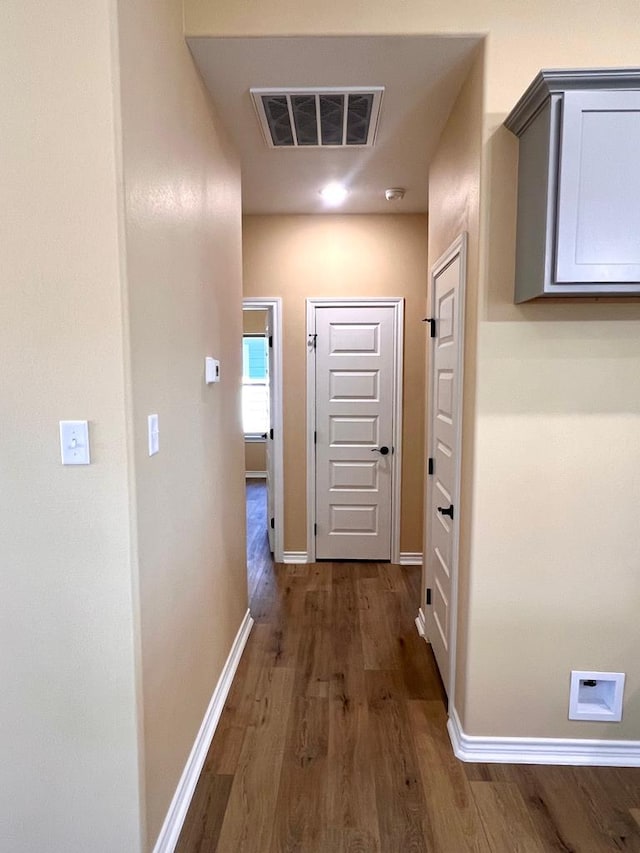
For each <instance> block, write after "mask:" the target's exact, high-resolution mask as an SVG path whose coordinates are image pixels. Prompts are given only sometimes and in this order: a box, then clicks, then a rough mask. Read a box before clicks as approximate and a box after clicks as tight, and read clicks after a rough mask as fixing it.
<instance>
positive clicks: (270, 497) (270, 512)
mask: <svg viewBox="0 0 640 853" xmlns="http://www.w3.org/2000/svg"><path fill="white" fill-rule="evenodd" d="M265 335H266V339H267V356H268V365H267V377H268V382H269V431H268V432H267V440H266V442H265V457H266V458H265V469H266V472H267V478H266V483H267V535H268V537H269V550H270V551H271V553H272V554H273V552H274V550H275V530H274V525H275V501H274V487H273V486H274V472H273V467H274V458H275V454H274V452H273V442H274V427H273V421H274V407H273V405H272V402H271V394H272V390H273V389H272V377H273V375H274V369H273V360H274V359H273V308H267V311H266V317H265Z"/></svg>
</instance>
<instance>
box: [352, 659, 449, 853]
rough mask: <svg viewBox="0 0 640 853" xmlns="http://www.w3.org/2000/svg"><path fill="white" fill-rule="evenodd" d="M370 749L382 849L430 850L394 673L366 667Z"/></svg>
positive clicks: (416, 852) (428, 829)
mask: <svg viewBox="0 0 640 853" xmlns="http://www.w3.org/2000/svg"><path fill="white" fill-rule="evenodd" d="M365 678H366V683H367V705H368V711H369V717H370V720H371V749H372V750H373V752H374V755H375V756H376V763H375V786H376V804H377V812H378V830H379V832H380V843H381V848H382V850H383V851H385V853H386V851H387V850H389V851H391V850H401V851H403V853H427V851H430V850H434V849H435V841H434V838H433V832H432V830H431V827H430V826H429V824H428V821H427V818H426V808H425V799H424V793H423V790H422V782H421V779H420V770H419V759H418V757H417V755H416V752H415V746H414V741H413V737H412V733H411V727H410V723H409V719H408V714H407V710H406V707H405V705H404V702H403V690H402V686H401V681H400V679H399V677H398V674H397V673H394V672H393V671H388V672H381V671H371V670H370V671H367V672H366V673H365Z"/></svg>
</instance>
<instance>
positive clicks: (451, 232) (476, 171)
mask: <svg viewBox="0 0 640 853" xmlns="http://www.w3.org/2000/svg"><path fill="white" fill-rule="evenodd" d="M483 80H484V49H480V50H479V51H478V55H477V57H476V60H475V62H474V64H473V66H472V68H471V70H470V72H469V75H468V77H467V80H466V81H465V83H464V85H463V87H462V89H461V91H460V94H459V95H458V98H457V100H456V102H455V104H454V106H453V109H452V110H451V114H450V116H449V119H448V121H447V124H446V125H445V128H444V130H443V132H442V136H441V138H440V142H439V145H438V148H437V151H436V153H435V156H434V158H433V161H432V163H431V166H430V169H429V210H431V211H432V212H433V215H432V216H430V217H429V268H430V269H431V268H432V267H433V265H434V264H435V263H436V261H437V260H438V258H439V257H440V256H441V255H442V254H443V253H444V252H445V251H446V250H447V248H448V247H449V246H450V245H451V244H452V243H453V241H454V240H455V239H456V237H457V236H458V235H460V234H462V233H463V232H466V233H467V235H468V242H467V282H466V300H465V357H464V389H463V404H462V409H463V415H462V416H463V439H464V441H463V447H462V459H461V468H462V482H463V484H464V485H463V488H462V494H461V496H460V519H461V522H460V556H459V567H458V569H459V574H458V577H459V590H458V637H457V645H456V651H457V669H456V691H455V693H456V696H455V700H456V705H457V706H458V707H462V708H464V707H465V695H466V694H465V691H466V662H467V649H468V627H469V585H470V568H471V567H470V556H469V551H470V547H471V537H470V528H471V524H470V521H471V517H472V504H471V498H472V491H471V489H470V488H469V487H468V484H469V483H470V482H471V481H472V476H473V435H474V432H473V424H474V420H475V380H476V370H475V368H476V343H477V342H476V337H477V336H476V327H477V322H478V290H479V277H480V269H479V241H480V170H481V161H482V103H483ZM428 426H429V425H428V424H427V432H428ZM425 533H426V531H425ZM424 552H425V553H427V548H426V544H425V547H424ZM425 586H426V575H425V574H424V573H423V601H424V587H425Z"/></svg>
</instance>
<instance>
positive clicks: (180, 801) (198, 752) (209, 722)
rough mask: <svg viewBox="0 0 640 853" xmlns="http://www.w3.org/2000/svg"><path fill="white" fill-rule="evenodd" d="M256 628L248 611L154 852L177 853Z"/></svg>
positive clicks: (214, 692)
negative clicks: (225, 706) (184, 824)
mask: <svg viewBox="0 0 640 853" xmlns="http://www.w3.org/2000/svg"><path fill="white" fill-rule="evenodd" d="M252 626H253V619H252V618H251V614H250V613H249V611H248V610H247V612H246V613H245V615H244V619H243V620H242V624H241V625H240V628H239V629H238V633H237V634H236V638H235V640H234V641H233V645H232V646H231V651H230V652H229V656H228V658H227V660H226V662H225V665H224V666H223V668H222V672H221V674H220V678H219V679H218V683H217V684H216V686H215V689H214V691H213V695H212V696H211V701H210V702H209V707H208V708H207V711H206V713H205V715H204V719H203V720H202V725H201V726H200V731H199V732H198V734H197V735H196V739H195V742H194V744H193V747H192V748H191V753H190V754H189V758H188V759H187V763H186V764H185V768H184V770H183V771H182V776H181V777H180V781H179V782H178V787H177V788H176V792H175V794H174V795H173V799H172V800H171V805H170V806H169V811H168V812H167V816H166V817H165V819H164V823H163V824H162V829H161V830H160V834H159V835H158V840H157V841H156V844H155V847H154V848H153V853H173V851H174V850H175V846H176V844H177V843H178V838H179V836H180V832H181V830H182V825H183V823H184V819H185V817H186V816H187V811H188V809H189V804H190V803H191V798H192V797H193V792H194V791H195V788H196V784H197V782H198V779H199V777H200V772H201V770H202V767H203V765H204V762H205V759H206V757H207V752H208V751H209V747H210V746H211V741H212V740H213V735H214V734H215V730H216V727H217V725H218V722H219V720H220V715H221V714H222V709H223V708H224V703H225V702H226V699H227V695H228V694H229V690H230V688H231V683H232V681H233V677H234V675H235V673H236V670H237V668H238V664H239V663H240V658H241V657H242V652H243V650H244V647H245V645H246V643H247V639H248V638H249V633H250V632H251V627H252Z"/></svg>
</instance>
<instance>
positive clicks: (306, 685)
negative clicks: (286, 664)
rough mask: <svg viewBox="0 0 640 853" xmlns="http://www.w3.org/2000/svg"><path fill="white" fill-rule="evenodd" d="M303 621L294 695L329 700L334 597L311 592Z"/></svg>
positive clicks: (307, 597) (325, 591) (320, 590)
mask: <svg viewBox="0 0 640 853" xmlns="http://www.w3.org/2000/svg"><path fill="white" fill-rule="evenodd" d="M302 619H303V622H302V626H301V637H300V644H299V650H298V656H297V662H298V664H297V669H296V682H295V688H294V692H295V694H296V695H297V696H300V695H305V696H317V697H318V698H323V699H326V698H328V696H329V680H330V678H331V670H332V661H331V593H330V592H329V591H327V590H322V589H319V590H310V591H308V592H307V593H306V594H305V600H304V610H303V616H302Z"/></svg>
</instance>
